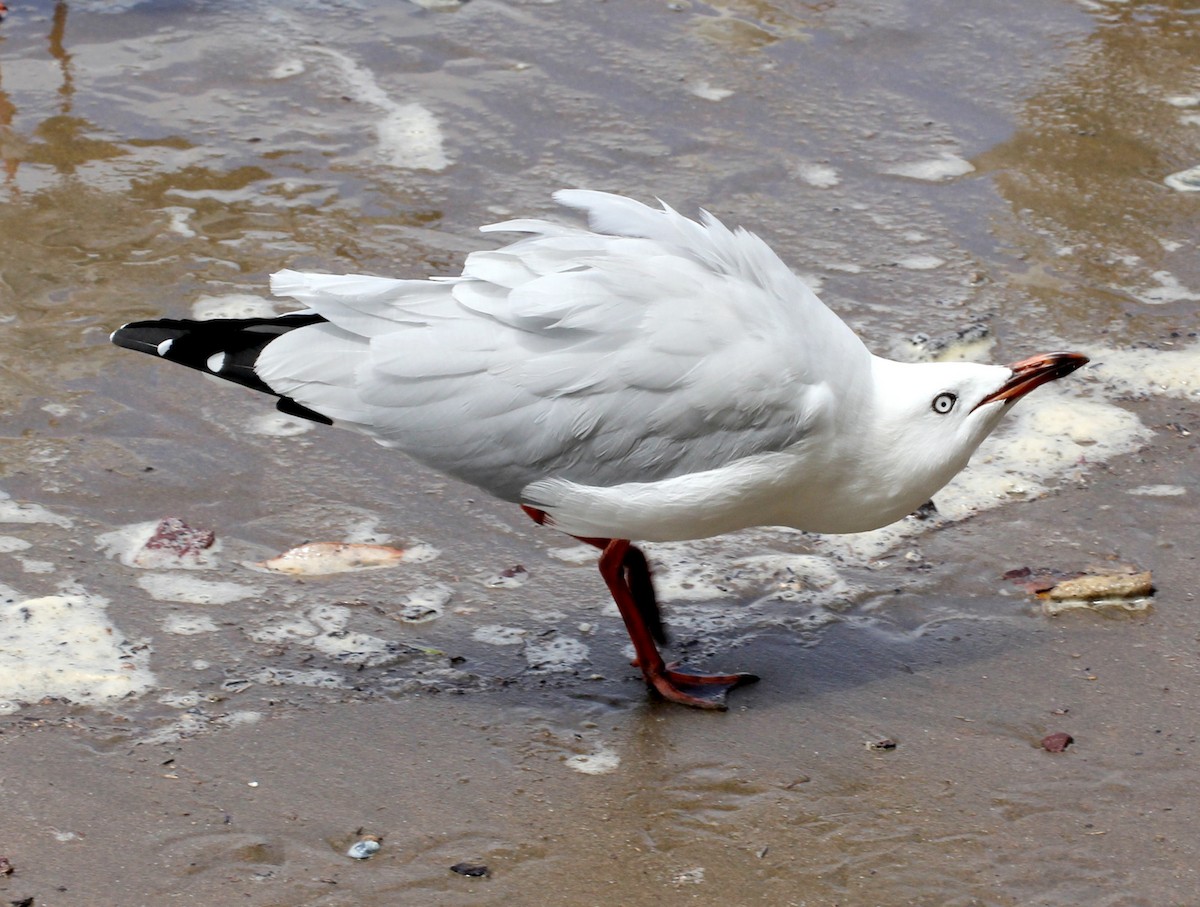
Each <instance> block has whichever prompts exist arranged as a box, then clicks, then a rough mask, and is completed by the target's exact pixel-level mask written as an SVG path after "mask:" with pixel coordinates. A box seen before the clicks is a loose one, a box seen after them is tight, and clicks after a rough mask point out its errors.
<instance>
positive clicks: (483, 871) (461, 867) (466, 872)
mask: <svg viewBox="0 0 1200 907" xmlns="http://www.w3.org/2000/svg"><path fill="white" fill-rule="evenodd" d="M450 871H451V872H457V873H458V874H459V875H460V876H470V877H471V878H473V879H480V878H486V877H487V876H489V875H491V872H490V871H489V870H488V868H487V867H486V866H484V865H483V864H482V863H455V864H454V865H453V866H451V867H450Z"/></svg>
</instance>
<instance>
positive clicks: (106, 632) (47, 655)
mask: <svg viewBox="0 0 1200 907" xmlns="http://www.w3.org/2000/svg"><path fill="white" fill-rule="evenodd" d="M107 604H108V602H107V600H105V599H103V598H100V597H99V596H94V595H88V594H86V593H81V594H70V595H49V596H46V597H45V598H35V599H29V600H27V601H23V602H18V603H14V604H8V605H2V606H0V697H3V698H5V699H8V700H20V701H23V702H37V701H38V700H40V699H42V698H43V697H45V696H61V697H63V698H65V699H69V700H71V701H73V702H100V701H105V700H112V699H120V698H122V697H125V696H130V695H137V694H140V693H144V692H145V691H146V690H148V689H150V688H151V687H152V686H153V685H154V683H155V680H154V675H153V674H152V673H151V672H150V652H149V647H148V646H145V645H138V644H135V643H134V642H131V641H129V640H126V639H125V638H124V636H123V635H122V633H121V632H120V630H118V629H117V627H116V626H114V625H113V623H112V622H111V621H110V620H109V619H108V613H107V611H106V610H105V606H106V605H107Z"/></svg>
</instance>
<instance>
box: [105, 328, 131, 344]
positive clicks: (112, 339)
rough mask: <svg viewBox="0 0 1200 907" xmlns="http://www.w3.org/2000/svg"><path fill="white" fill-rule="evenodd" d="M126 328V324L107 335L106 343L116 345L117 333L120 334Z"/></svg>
mask: <svg viewBox="0 0 1200 907" xmlns="http://www.w3.org/2000/svg"><path fill="white" fill-rule="evenodd" d="M127 327H129V325H128V324H123V325H121V326H120V327H119V328H117V329H116V330H115V331H113V332H112V333H111V334H109V335H108V342H109V343H116V342H117V335H118V334H119V333H121V331H123V330H125V328H127Z"/></svg>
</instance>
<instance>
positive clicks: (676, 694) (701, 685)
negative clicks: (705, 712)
mask: <svg viewBox="0 0 1200 907" xmlns="http://www.w3.org/2000/svg"><path fill="white" fill-rule="evenodd" d="M675 667H676V666H675V665H671V666H670V667H666V668H663V670H662V671H660V672H655V673H653V674H649V675H647V677H646V680H647V681H649V683H650V686H651V688H652V689H653V690H654V691H655V692H656V693H658V695H659V696H661V697H662V698H663V699H666V700H667V701H668V702H676V703H679V704H680V705H687V706H691V707H692V708H695V709H715V710H717V711H722V712H723V711H725V710H726V709H727V708H729V706H728V704H727V703H726V702H725V697H726V694H728V692H729V691H730V690H732V689H734V688H735V687H740V686H743V685H745V684H748V683H755V682H756V681H757V680H758V676H757V675H755V674H692V673H687V672H684V671H677V670H675Z"/></svg>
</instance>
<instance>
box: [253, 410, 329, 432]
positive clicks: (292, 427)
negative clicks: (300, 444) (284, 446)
mask: <svg viewBox="0 0 1200 907" xmlns="http://www.w3.org/2000/svg"><path fill="white" fill-rule="evenodd" d="M314 425H316V423H315V422H312V421H310V420H309V419H300V418H298V417H296V416H288V415H285V414H284V413H281V412H278V411H276V412H270V413H264V414H262V415H259V416H255V417H254V418H253V419H251V420H250V422H249V423H248V424H247V426H246V430H247V431H248V432H250V434H252V435H265V436H266V437H268V438H294V437H296V436H297V435H302V434H304V433H305V432H309V431H312V428H313V426H314Z"/></svg>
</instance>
